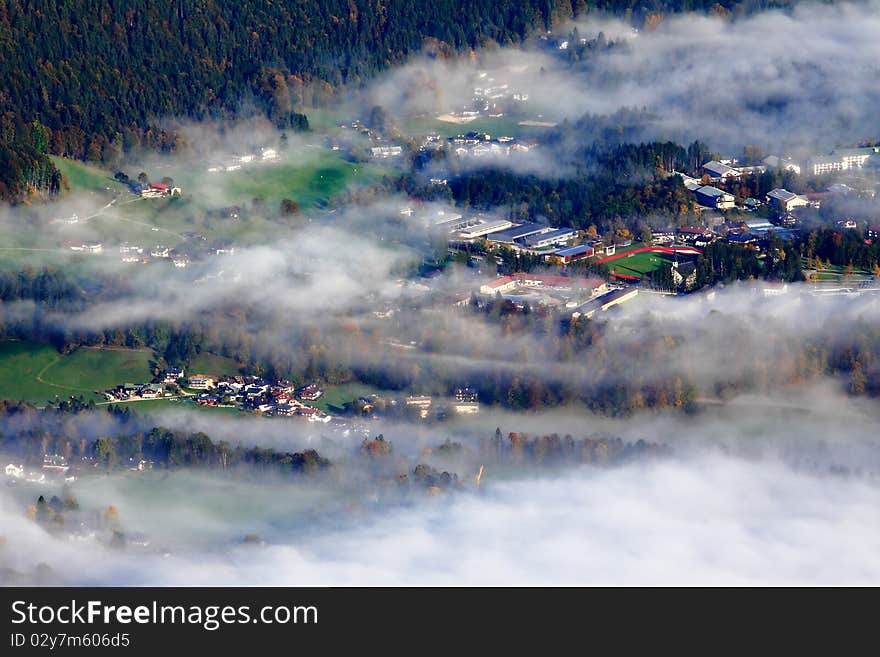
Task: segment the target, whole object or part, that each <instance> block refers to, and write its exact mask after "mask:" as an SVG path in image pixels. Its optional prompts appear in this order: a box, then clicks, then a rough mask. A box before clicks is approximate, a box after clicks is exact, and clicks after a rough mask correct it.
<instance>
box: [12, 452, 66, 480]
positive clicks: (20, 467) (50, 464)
mask: <svg viewBox="0 0 880 657" xmlns="http://www.w3.org/2000/svg"><path fill="white" fill-rule="evenodd" d="M4 473H5V474H6V477H7V479H9V480H10V481H16V480H20V481H26V482H29V483H32V484H44V483H46V482H47V481H48V480H50V479H54V480H58V479H61V480H63V481H64V482H66V483H70V482H72V481H75V480H76V477H75V476H73V475H72V474H71V473H70V464H69V463H68V462H67V458H66V457H64V456H62V455H61V454H44V455H43V464H42V466H41V467H40V468H39V469H34V468H27V467H25V466H24V464H21V463H19V464H15V463H9V464H7V466H6V468H5V469H4Z"/></svg>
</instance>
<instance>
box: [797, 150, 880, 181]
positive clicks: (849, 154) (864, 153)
mask: <svg viewBox="0 0 880 657" xmlns="http://www.w3.org/2000/svg"><path fill="white" fill-rule="evenodd" d="M875 153H880V148H878V147H876V146H873V147H868V148H841V149H838V150H834V151H831V153H830V154H829V155H817V156H816V157H813V158H811V159H810V162H809V164H808V170H809V172H810V173H811V174H813V175H814V176H818V175H821V174H824V173H834V172H836V171H848V170H850V169H861V168H862V166H863V165H864V164H865V162H866V161H867V160H868V158H869V157H871V156H872V155H874V154H875Z"/></svg>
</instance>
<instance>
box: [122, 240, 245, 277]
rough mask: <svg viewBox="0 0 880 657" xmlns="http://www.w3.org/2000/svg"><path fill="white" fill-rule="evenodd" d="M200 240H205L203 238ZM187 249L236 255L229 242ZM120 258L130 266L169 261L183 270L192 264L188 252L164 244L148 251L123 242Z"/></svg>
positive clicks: (233, 247) (214, 253)
mask: <svg viewBox="0 0 880 657" xmlns="http://www.w3.org/2000/svg"><path fill="white" fill-rule="evenodd" d="M199 239H202V240H204V238H201V236H199ZM186 248H187V250H188V251H195V252H196V253H197V254H198V253H207V254H209V255H215V256H220V255H234V254H235V246H234V245H233V244H232V243H231V242H227V241H216V242H213V243H212V244H210V245H209V246H207V247H205V246H202V245H194V244H192V243H190V244H189V245H188V246H187V247H186ZM119 256H120V259H121V260H122V262H125V263H128V264H147V263H149V262H152V261H154V260H156V261H167V262H171V264H172V265H173V266H174V267H177V268H181V269H182V268H185V267H188V266H189V265H190V263H191V262H192V257H191V256H190V254H189V253H188V252H185V251H183V250H182V249H181V248H180V247H170V246H166V245H164V244H156V245H155V246H153V247H152V248H150V249H149V250H148V251H147V250H146V249H145V248H144V247H143V246H140V245H138V244H131V243H129V242H123V243H122V244H120V245H119Z"/></svg>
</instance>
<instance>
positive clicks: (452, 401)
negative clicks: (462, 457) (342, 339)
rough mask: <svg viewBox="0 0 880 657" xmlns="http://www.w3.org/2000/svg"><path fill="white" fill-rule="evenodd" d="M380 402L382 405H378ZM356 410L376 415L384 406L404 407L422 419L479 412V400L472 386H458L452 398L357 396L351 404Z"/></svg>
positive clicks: (386, 408)
mask: <svg viewBox="0 0 880 657" xmlns="http://www.w3.org/2000/svg"><path fill="white" fill-rule="evenodd" d="M380 403H382V406H380ZM353 407H354V409H355V410H356V412H359V413H360V414H361V415H369V416H372V417H374V418H375V417H377V415H376V414H377V413H379V409H380V408H382V407H384V408H385V411H386V412H388V411H389V410H392V409H394V410H396V411H398V412H399V411H400V409H405V410H406V411H407V412H409V413H412V414H413V416H418V417H419V418H420V419H422V420H426V419H428V418H430V417H432V416H433V417H438V418H441V417H444V416H446V414H447V413H449V412H451V413H452V414H453V415H457V416H458V415H474V414H476V413H479V412H480V400H479V395H478V394H477V391H476V390H474V389H473V388H468V387H464V388H458V389H456V391H455V393H454V395H453V396H452V398H449V397H443V398H441V399H439V400H438V399H435V398H434V397H432V396H430V395H409V396H408V397H406V398H403V399H387V400H386V399H384V398H383V397H381V396H379V395H377V394H369V395H363V396H361V397H358V398H357V399H355V400H354V404H353Z"/></svg>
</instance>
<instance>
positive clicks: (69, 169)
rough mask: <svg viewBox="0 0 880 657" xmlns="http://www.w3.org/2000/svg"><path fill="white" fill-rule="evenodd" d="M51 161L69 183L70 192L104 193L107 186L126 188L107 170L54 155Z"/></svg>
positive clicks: (113, 189) (117, 188)
mask: <svg viewBox="0 0 880 657" xmlns="http://www.w3.org/2000/svg"><path fill="white" fill-rule="evenodd" d="M52 162H53V163H54V164H55V168H57V169H58V170H59V171H60V172H61V175H62V176H64V179H65V180H66V181H67V184H68V185H70V191H71V192H82V191H86V192H105V193H106V192H107V191H108V188H109V189H110V190H111V191H117V190H120V191H125V190H126V189H127V188H126V186H125V185H123V184H122V183H120V182H118V181H117V180H115V179H114V178H113V177H112V176H111V175H110V174H109V173H108V172H106V171H103V170H101V169H98V168H97V167H93V166H90V165H88V164H86V163H84V162H77V161H76V160H69V159H67V158H63V157H56V156H53V157H52Z"/></svg>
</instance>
